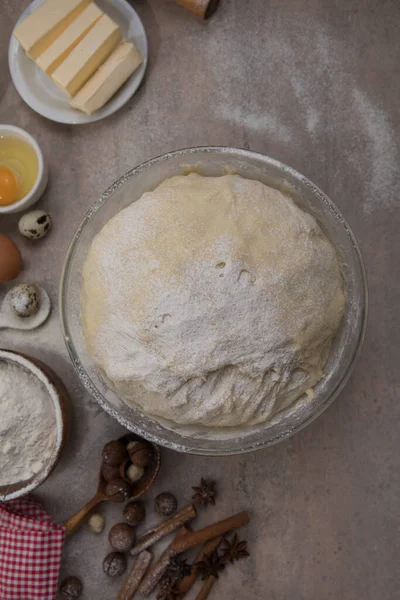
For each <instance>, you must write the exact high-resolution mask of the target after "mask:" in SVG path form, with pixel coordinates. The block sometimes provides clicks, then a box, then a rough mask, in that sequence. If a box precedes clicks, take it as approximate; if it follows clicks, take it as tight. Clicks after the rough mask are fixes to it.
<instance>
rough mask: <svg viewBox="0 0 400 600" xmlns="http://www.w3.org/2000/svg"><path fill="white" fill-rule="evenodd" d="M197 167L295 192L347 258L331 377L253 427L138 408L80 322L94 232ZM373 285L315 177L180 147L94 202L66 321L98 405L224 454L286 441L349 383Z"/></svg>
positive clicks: (172, 444)
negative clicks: (197, 423) (100, 364)
mask: <svg viewBox="0 0 400 600" xmlns="http://www.w3.org/2000/svg"><path fill="white" fill-rule="evenodd" d="M190 171H196V172H197V173H201V174H202V175H206V176H216V175H223V174H226V173H237V174H239V175H242V176H243V177H246V178H248V179H256V180H258V181H261V182H263V183H265V184H266V185H269V186H271V187H274V188H277V189H279V190H281V191H282V192H284V193H286V194H289V195H290V196H291V197H292V198H293V199H294V201H295V202H296V203H297V204H298V205H299V206H301V207H302V208H303V209H304V210H306V211H307V212H309V213H311V214H313V215H314V216H315V217H316V219H317V220H318V221H319V223H320V225H321V227H322V229H323V230H324V231H325V233H326V235H327V236H328V238H329V239H330V240H331V242H332V243H333V245H334V246H335V248H336V250H337V253H338V256H339V259H340V261H341V263H342V268H343V277H344V281H345V290H346V312H345V317H344V319H343V322H342V324H341V328H340V330H339V332H338V334H337V336H336V338H335V340H334V343H333V346H332V350H331V353H330V358H329V361H328V364H327V365H326V368H325V375H326V376H325V377H324V379H323V380H322V381H321V382H319V384H318V385H317V386H316V387H315V388H314V397H313V398H312V399H311V400H310V399H307V398H302V399H300V400H299V401H298V402H297V403H295V405H294V407H292V408H290V409H286V410H285V411H282V412H281V413H279V414H278V415H276V416H275V418H274V419H273V420H272V421H271V422H267V423H264V424H262V425H257V426H252V427H248V428H223V429H215V428H206V427H187V426H186V427H182V426H176V425H174V424H172V423H170V422H167V421H162V420H159V419H158V418H155V417H151V416H149V415H146V414H144V413H143V412H142V410H141V409H139V408H132V407H130V406H128V405H127V404H125V402H124V401H123V400H122V399H121V398H119V397H118V395H117V394H116V393H115V392H114V391H113V389H112V386H111V385H110V384H109V383H108V382H107V381H106V379H105V378H104V377H103V376H102V374H101V373H100V372H99V370H98V369H97V367H96V366H95V365H94V364H93V361H92V359H91V357H90V356H89V354H88V352H87V350H86V346H85V342H84V338H83V331H82V325H81V317H80V293H81V283H82V282H81V276H82V267H83V264H84V261H85V258H86V255H87V252H88V249H89V247H90V245H91V243H92V241H93V238H94V237H95V235H96V234H97V233H98V232H99V231H100V230H101V229H102V227H103V226H104V225H105V224H106V223H107V222H108V221H109V220H110V219H111V218H112V217H113V216H114V215H116V214H117V213H118V212H120V211H121V210H122V209H123V208H126V207H127V206H128V205H129V204H131V203H132V202H135V201H136V200H138V199H139V198H140V197H141V195H142V194H143V193H144V192H146V191H149V190H152V189H154V188H155V187H156V186H158V185H159V184H160V183H161V182H162V181H163V180H164V179H166V178H167V177H171V176H173V175H178V174H186V173H188V172H190ZM367 302H368V294H367V284H366V276H365V270H364V266H363V262H362V258H361V255H360V251H359V248H358V245H357V242H356V239H355V237H354V235H353V233H352V231H351V229H350V227H349V226H348V224H347V223H346V221H345V220H344V218H343V217H342V215H341V214H340V212H339V210H338V209H337V208H336V206H335V204H334V203H333V202H332V201H331V200H330V199H329V198H328V197H327V196H326V195H325V194H324V193H323V192H322V191H321V190H320V189H318V188H317V187H316V186H315V185H314V184H313V183H312V182H311V181H309V180H308V179H307V178H306V177H304V176H303V175H300V173H297V172H296V171H294V170H293V169H291V168H290V167H287V166H286V165H284V164H282V163H280V162H278V161H276V160H274V159H272V158H269V157H268V156H263V155H261V154H257V153H255V152H250V151H247V150H240V149H236V148H220V147H202V148H188V149H185V150H177V151H176V152H171V153H168V154H164V155H162V156H159V157H157V158H154V159H152V160H150V161H148V162H146V163H143V164H142V165H139V166H138V167H135V168H134V169H132V170H131V171H129V172H128V173H127V174H126V175H124V176H123V177H121V178H120V179H119V180H118V181H116V182H115V183H114V184H113V185H112V186H111V187H110V188H109V189H108V190H107V191H106V192H104V194H103V195H102V196H101V197H100V198H99V199H98V200H97V201H96V202H95V203H94V204H93V206H92V208H91V209H90V210H89V212H88V213H87V214H86V216H85V218H84V219H83V221H82V223H81V224H80V226H79V227H78V230H77V232H76V233H75V235H74V238H73V240H72V242H71V244H70V247H69V249H68V253H67V257H66V261H65V265H64V268H63V272H62V277H61V287H60V303H61V320H62V327H63V333H64V338H65V342H66V345H67V348H68V351H69V354H70V356H71V359H72V362H73V364H74V366H75V368H76V370H77V373H78V375H79V377H80V379H81V381H82V382H83V384H84V385H85V387H86V388H87V390H88V391H89V393H90V394H91V395H92V396H93V397H94V398H95V399H96V400H97V402H98V403H99V404H100V405H101V406H102V407H103V408H104V409H105V410H106V411H107V412H108V413H109V414H110V415H112V416H113V417H115V418H116V419H117V420H118V421H119V422H120V423H121V424H122V425H124V426H125V427H127V428H128V429H130V430H131V431H134V432H135V433H137V434H139V435H140V436H143V437H145V438H147V439H148V440H151V441H152V442H155V443H156V444H161V445H162V446H166V447H168V448H172V449H174V450H177V451H180V452H188V453H194V454H204V455H225V454H239V453H243V452H250V451H252V450H256V449H258V448H262V447H265V446H269V445H271V444H275V443H277V442H279V441H282V440H285V439H287V438H288V437H289V436H291V435H293V434H294V433H296V432H297V431H299V430H300V429H302V428H303V427H305V426H306V425H308V424H309V423H311V421H313V420H314V419H315V418H316V417H318V415H320V414H321V413H322V412H323V411H324V410H325V409H326V408H327V407H328V406H329V405H330V404H331V402H333V400H334V399H335V398H336V396H337V395H338V393H339V392H340V391H341V389H342V388H343V386H344V385H345V383H346V381H347V380H348V378H349V376H350V373H351V370H352V367H353V365H354V361H355V359H356V357H357V355H358V353H359V351H360V347H361V344H362V341H363V338H364V333H365V327H366V318H367Z"/></svg>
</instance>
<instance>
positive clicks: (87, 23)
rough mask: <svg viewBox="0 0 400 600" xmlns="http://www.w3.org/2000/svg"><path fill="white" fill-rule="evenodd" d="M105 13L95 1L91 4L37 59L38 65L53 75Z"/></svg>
mask: <svg viewBox="0 0 400 600" xmlns="http://www.w3.org/2000/svg"><path fill="white" fill-rule="evenodd" d="M103 14H104V13H103V11H101V10H100V8H98V6H96V4H94V2H92V3H91V4H89V6H87V7H86V8H85V10H84V11H83V12H82V13H81V14H80V15H79V17H77V18H76V19H75V21H74V22H73V23H71V25H70V26H69V27H68V28H67V29H66V30H65V31H64V32H63V33H62V34H61V35H60V37H59V38H57V39H56V40H55V42H53V43H52V44H51V46H49V47H48V48H47V50H45V51H44V52H43V54H41V55H40V56H39V57H38V59H37V60H36V64H37V65H38V67H40V68H41V69H42V70H43V71H44V72H45V73H47V75H51V74H52V73H53V71H55V70H56V69H57V67H59V66H60V65H61V63H62V62H63V61H64V60H65V59H66V58H67V56H69V54H70V53H71V52H72V50H73V49H74V48H75V47H76V46H77V45H78V44H79V42H80V41H81V40H82V39H83V38H84V37H85V35H86V34H87V33H88V32H89V31H90V29H92V27H94V25H95V24H96V23H97V21H98V20H99V19H100V17H102V16H103Z"/></svg>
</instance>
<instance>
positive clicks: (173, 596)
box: [157, 574, 180, 600]
mask: <svg viewBox="0 0 400 600" xmlns="http://www.w3.org/2000/svg"><path fill="white" fill-rule="evenodd" d="M157 590H158V591H157V600H177V599H178V598H179V597H180V592H179V590H178V588H177V585H176V578H175V577H171V575H169V574H167V575H164V577H163V578H162V579H161V581H160V583H159V584H158V588H157Z"/></svg>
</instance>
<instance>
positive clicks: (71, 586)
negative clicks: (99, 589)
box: [60, 577, 83, 600]
mask: <svg viewBox="0 0 400 600" xmlns="http://www.w3.org/2000/svg"><path fill="white" fill-rule="evenodd" d="M82 590H83V585H82V582H81V580H80V579H78V577H66V578H65V579H64V580H63V581H62V582H61V584H60V594H61V596H63V598H68V600H74V599H75V598H79V597H80V596H81V594H82Z"/></svg>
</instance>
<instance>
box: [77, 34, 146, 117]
mask: <svg viewBox="0 0 400 600" xmlns="http://www.w3.org/2000/svg"><path fill="white" fill-rule="evenodd" d="M142 62H143V58H142V55H141V54H140V52H139V50H138V49H137V48H136V46H135V44H130V43H123V44H121V45H120V46H118V48H117V49H116V50H114V52H113V53H112V54H111V55H110V56H109V57H108V59H107V60H106V61H105V62H104V63H103V64H102V65H101V67H100V68H99V69H98V71H97V72H96V73H95V74H94V75H93V77H91V78H90V79H89V81H87V82H86V83H85V85H84V86H83V87H82V88H81V89H80V90H79V92H78V93H77V94H76V96H74V98H72V100H71V101H70V104H71V106H73V107H74V108H77V109H78V110H81V111H82V112H84V113H86V114H87V115H91V114H93V113H94V112H95V111H96V110H98V109H99V108H101V107H102V106H104V104H106V102H108V101H109V100H110V98H112V96H114V94H115V93H116V92H117V91H118V90H119V88H120V87H121V86H122V85H123V84H124V83H125V81H126V80H127V79H128V78H129V77H130V76H131V75H132V73H134V72H135V71H136V69H137V68H138V67H139V66H140V65H141V64H142Z"/></svg>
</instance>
